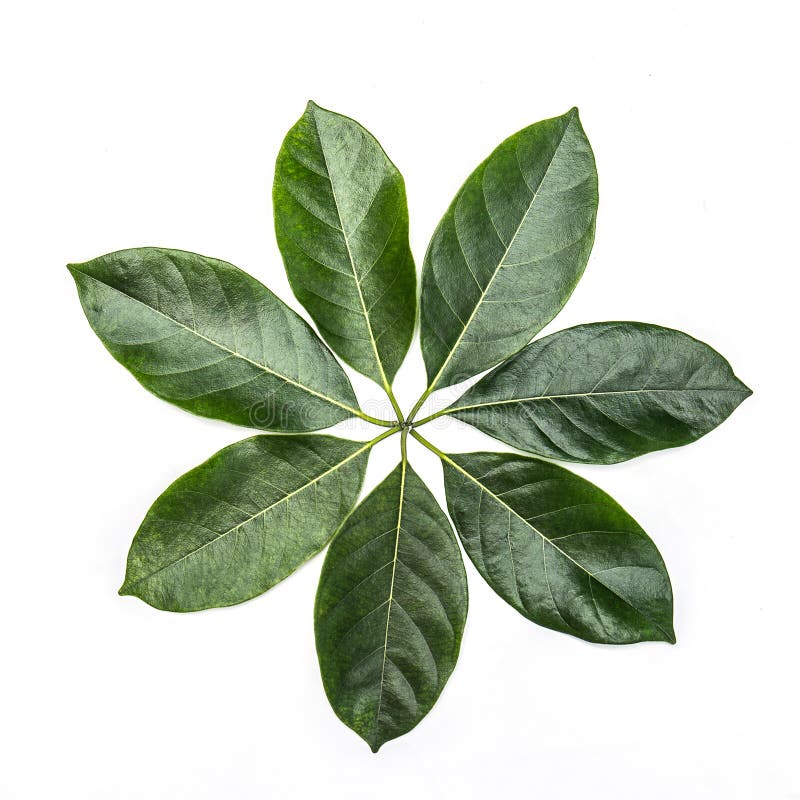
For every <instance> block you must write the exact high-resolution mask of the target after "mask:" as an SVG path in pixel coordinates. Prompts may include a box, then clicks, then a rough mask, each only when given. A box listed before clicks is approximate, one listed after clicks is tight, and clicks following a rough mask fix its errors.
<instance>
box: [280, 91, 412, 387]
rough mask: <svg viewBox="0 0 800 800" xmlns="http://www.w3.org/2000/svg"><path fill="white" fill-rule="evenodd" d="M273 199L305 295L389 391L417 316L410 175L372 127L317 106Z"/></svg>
mask: <svg viewBox="0 0 800 800" xmlns="http://www.w3.org/2000/svg"><path fill="white" fill-rule="evenodd" d="M273 199H274V208H275V230H276V234H277V238H278V245H279V247H280V250H281V253H282V254H283V259H284V263H285V264H286V272H287V274H288V276H289V281H290V283H291V285H292V289H293V290H294V293H295V294H296V295H297V299H298V300H299V301H300V302H301V303H302V304H303V305H304V306H305V307H306V308H307V309H308V312H309V314H311V316H312V317H313V318H314V322H316V324H317V327H318V328H319V331H320V333H321V334H322V336H323V337H324V338H325V340H326V341H327V342H328V344H329V345H330V346H331V347H332V348H333V349H334V350H335V351H336V352H337V353H338V354H339V355H340V356H341V357H342V358H343V359H344V360H345V361H346V362H347V363H348V364H350V365H351V366H353V367H354V368H355V369H357V370H358V371H359V372H362V373H363V374H364V375H367V376H368V377H370V378H372V379H373V380H375V381H376V382H377V383H379V384H380V385H382V386H384V387H385V388H387V389H388V387H389V385H390V384H391V381H392V379H393V378H394V376H395V373H396V372H397V370H398V368H399V367H400V364H401V363H402V361H403V357H404V356H405V354H406V351H407V350H408V346H409V344H410V343H411V336H412V334H413V331H414V322H415V317H416V281H417V278H416V271H415V268H414V260H413V257H412V255H411V250H410V249H409V245H408V209H407V206H406V190H405V184H404V182H403V178H402V176H401V175H400V173H399V172H398V171H397V168H396V167H395V166H394V164H392V162H391V161H390V160H389V158H388V156H387V155H386V153H384V151H383V149H382V148H381V146H380V145H379V144H378V142H377V141H376V140H375V138H374V137H373V136H372V134H370V133H369V131H367V130H366V129H365V128H363V127H362V126H361V125H359V124H358V123H357V122H355V121H354V120H352V119H349V118H348V117H343V116H341V115H340V114H335V113H334V112H332V111H326V110H325V109H323V108H320V107H319V106H317V105H315V104H314V103H309V104H308V108H306V112H305V114H303V116H302V117H301V118H300V120H299V121H298V123H297V124H296V125H295V126H294V127H293V128H292V129H291V130H290V131H289V133H288V134H287V136H286V139H285V140H284V142H283V146H282V147H281V150H280V153H279V154H278V162H277V165H276V169H275V185H274V189H273Z"/></svg>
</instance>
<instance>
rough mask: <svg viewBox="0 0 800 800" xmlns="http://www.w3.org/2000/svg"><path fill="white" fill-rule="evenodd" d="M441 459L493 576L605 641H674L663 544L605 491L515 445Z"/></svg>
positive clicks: (539, 611)
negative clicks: (509, 450)
mask: <svg viewBox="0 0 800 800" xmlns="http://www.w3.org/2000/svg"><path fill="white" fill-rule="evenodd" d="M415 435H416V436H417V438H418V439H420V441H422V442H423V443H424V444H425V445H426V446H427V447H429V448H430V449H432V450H433V451H434V452H436V453H437V455H439V457H440V458H441V459H442V465H443V468H444V481H445V491H446V493H447V505H448V508H449V510H450V517H451V518H452V520H453V522H454V523H455V526H456V530H457V531H458V534H459V536H460V537H461V541H462V543H463V544H464V548H465V549H466V551H467V554H468V555H469V557H470V558H471V559H472V562H473V563H474V564H475V567H476V568H477V570H478V572H480V573H481V575H483V577H484V578H485V579H486V581H487V582H488V583H489V585H490V586H491V587H492V588H493V589H494V590H495V591H496V592H497V593H498V594H499V595H500V596H501V597H502V598H503V599H504V600H505V601H506V602H508V603H509V604H510V605H512V606H513V607H514V608H516V609H517V611H519V612H520V613H521V614H523V615H524V616H525V617H527V618H528V619H530V620H533V622H536V623H538V624H539V625H544V626H545V627H547V628H553V629H554V630H557V631H562V632H564V633H570V634H572V635H574V636H578V637H580V638H581V639H587V640H589V641H591V642H602V643H605V644H629V643H632V642H640V641H666V642H674V641H675V634H674V632H673V628H672V589H671V587H670V582H669V576H668V575H667V570H666V567H665V566H664V562H663V561H662V559H661V556H660V555H659V552H658V550H657V549H656V546H655V545H654V544H653V542H652V541H651V540H650V538H649V537H648V536H647V534H646V533H645V532H644V531H643V530H642V529H641V528H640V527H639V526H638V525H637V524H636V522H635V521H634V520H633V519H632V518H631V517H630V516H629V515H628V514H627V513H626V512H625V511H624V510H623V509H622V508H621V507H620V506H619V505H618V504H617V503H616V502H614V500H612V499H611V498H610V497H609V496H608V495H607V494H606V493H605V492H603V491H601V490H600V489H598V488H597V487H596V486H594V485H593V484H591V483H589V482H588V481H586V480H584V479H583V478H579V477H578V476H577V475H574V474H573V473H571V472H569V471H568V470H566V469H564V468H563V467H559V466H556V465H555V464H550V463H548V462H545V461H541V460H539V459H535V458H526V457H524V456H517V455H512V454H499V453H465V454H459V455H447V454H445V453H442V452H441V451H440V450H437V449H436V448H435V447H433V445H431V444H430V443H428V442H426V441H425V440H424V439H423V438H422V437H421V436H419V435H417V434H415Z"/></svg>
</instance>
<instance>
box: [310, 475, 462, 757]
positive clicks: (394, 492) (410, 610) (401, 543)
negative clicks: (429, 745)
mask: <svg viewBox="0 0 800 800" xmlns="http://www.w3.org/2000/svg"><path fill="white" fill-rule="evenodd" d="M466 616H467V582H466V575H465V573H464V564H463V562H462V560H461V554H460V553H459V550H458V544H457V543H456V540H455V536H454V535H453V531H452V529H451V528H450V525H449V523H448V522H447V518H446V517H445V515H444V514H443V513H442V510H441V509H440V508H439V506H438V504H437V503H436V501H435V500H434V498H433V496H432V495H431V493H430V491H429V490H428V489H427V487H426V486H425V484H423V483H422V481H421V480H420V479H419V477H418V476H417V475H416V473H415V472H414V471H413V470H412V469H411V467H409V466H408V465H407V464H406V462H405V461H403V463H402V464H401V465H398V467H397V468H396V469H395V470H394V471H393V472H392V473H391V474H390V475H389V476H388V477H387V478H386V480H384V481H383V483H381V484H380V485H379V486H378V487H377V488H376V489H375V490H374V491H373V492H372V493H371V494H370V495H369V496H368V497H367V498H366V499H365V500H364V501H363V502H362V503H361V505H359V506H358V508H356V510H355V511H354V512H353V513H352V514H351V515H350V517H348V519H347V521H346V522H345V524H344V526H343V527H342V529H341V531H340V532H339V533H338V534H337V535H336V538H335V539H334V541H333V544H332V545H331V548H330V550H329V551H328V555H327V556H326V558H325V564H324V565H323V568H322V576H321V578H320V583H319V590H318V592H317V602H316V609H315V620H316V622H315V630H316V640H317V653H318V654H319V663H320V669H321V672H322V680H323V683H324V684H325V691H326V693H327V695H328V699H329V700H330V702H331V705H332V706H333V709H334V711H335V712H336V714H337V715H338V716H339V718H340V719H341V720H342V721H343V722H344V723H345V724H346V725H347V726H349V727H350V728H352V729H353V730H354V731H355V732H356V733H357V734H358V735H359V736H361V737H362V738H363V739H364V740H365V741H366V742H367V744H369V746H370V747H371V748H372V750H373V751H374V752H377V750H378V748H380V746H381V745H382V744H384V743H385V742H387V741H389V740H390V739H394V738H396V737H398V736H402V735H403V734H404V733H407V732H408V731H410V730H411V728H413V727H414V726H415V725H416V724H417V723H418V722H419V721H420V720H421V719H422V718H423V717H424V716H425V715H426V714H427V713H428V711H430V709H431V707H432V706H433V704H434V703H435V702H436V699H437V698H438V696H439V694H440V693H441V691H442V689H443V688H444V685H445V683H446V682H447V679H448V678H449V676H450V673H451V672H452V671H453V667H454V666H455V663H456V658H457V657H458V650H459V647H460V644H461V634H462V632H463V629H464V622H465V620H466Z"/></svg>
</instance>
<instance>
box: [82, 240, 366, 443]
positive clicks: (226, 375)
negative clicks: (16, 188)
mask: <svg viewBox="0 0 800 800" xmlns="http://www.w3.org/2000/svg"><path fill="white" fill-rule="evenodd" d="M69 269H70V272H71V273H72V276H73V278H75V283H76V284H77V287H78V294H79V295H80V299H81V303H82V304H83V310H84V312H85V313H86V317H87V318H88V320H89V323H90V324H91V326H92V328H94V331H95V333H96V334H97V335H98V336H99V337H100V339H101V340H102V342H103V344H104V345H105V346H106V347H107V348H108V350H109V351H110V352H111V354H112V355H113V356H114V358H116V359H117V361H119V362H120V363H121V364H122V365H123V366H125V367H126V368H127V369H128V370H129V371H130V372H131V373H132V374H133V376H134V377H135V378H136V379H137V380H138V381H139V382H140V383H141V384H142V385H143V386H144V387H145V388H146V389H149V390H150V391H151V392H153V394H156V395H158V396H159V397H161V398H163V399H164V400H168V401H169V402H171V403H174V404H175V405H177V406H180V407H181V408H185V409H186V410H187V411H192V412H193V413H195V414H200V415H202V416H204V417H214V418H215V419H223V420H226V421H228V422H233V423H236V424H237V425H247V426H249V427H251V428H261V429H263V430H283V431H310V430H317V429H319V428H327V427H329V426H331V425H334V424H336V423H337V422H340V421H341V420H343V419H347V418H348V417H351V416H353V415H358V416H362V417H363V416H365V415H364V414H362V412H361V411H359V410H358V402H357V401H356V398H355V395H354V394H353V389H352V387H351V386H350V381H349V380H348V379H347V376H346V375H345V373H344V371H343V370H342V368H341V367H340V366H339V364H338V363H337V362H336V359H335V358H334V357H333V355H332V353H331V352H330V351H329V350H328V349H327V348H326V347H325V345H323V344H322V342H321V341H320V340H319V338H318V337H317V336H316V334H315V333H314V332H313V331H312V330H311V328H310V327H309V326H308V324H307V323H306V322H304V321H303V320H302V319H301V318H300V317H299V316H298V315H297V314H295V312H294V311H292V310H291V309H290V308H289V307H288V306H287V305H286V304H285V303H283V302H282V301H281V300H279V299H278V298H277V297H276V296H275V295H274V294H272V292H270V291H269V289H267V288H266V287H265V286H262V285H261V284H260V283H259V282H258V281H257V280H255V279H254V278H252V277H250V276H249V275H248V274H247V273H245V272H242V271H241V270H240V269H238V268H236V267H234V266H233V265H231V264H227V263H226V262H224V261H217V260H216V259H214V258H206V257H205V256H199V255H196V254H194V253H186V252H183V251H181V250H165V249H162V248H155V247H144V248H139V249H135V250H121V251H120V252H118V253H110V254H109V255H105V256H100V258H96V259H94V260H93V261H87V262H86V263H85V264H72V265H70V267H69Z"/></svg>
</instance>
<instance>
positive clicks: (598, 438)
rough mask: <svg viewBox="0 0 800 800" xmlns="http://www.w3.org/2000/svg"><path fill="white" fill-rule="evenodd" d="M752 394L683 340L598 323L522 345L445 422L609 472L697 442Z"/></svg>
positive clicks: (647, 328) (718, 361) (726, 367)
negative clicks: (451, 419)
mask: <svg viewBox="0 0 800 800" xmlns="http://www.w3.org/2000/svg"><path fill="white" fill-rule="evenodd" d="M750 394H751V392H750V390H749V389H748V388H747V387H746V386H745V385H744V384H743V383H742V382H741V381H740V380H739V379H738V378H737V377H736V376H735V375H734V374H733V370H732V369H731V367H730V364H728V362H727V361H726V360H725V359H724V358H723V357H722V356H721V355H720V354H719V353H717V352H716V350H712V348H710V347H709V346H708V345H706V344H703V343H702V342H699V341H697V339H693V338H692V337H691V336H687V335H686V334H685V333H681V332H680V331H676V330H671V329H670V328H661V327H658V326H657V325H645V324H642V323H639V322H599V323H595V324H592V325H580V326H578V327H575V328H570V329H568V330H565V331H560V332H559V333H554V334H553V335H552V336H547V337H545V338H544V339H540V340H539V341H536V342H533V343H532V344H530V345H528V346H527V347H525V348H524V349H523V350H522V351H521V352H520V353H519V354H518V355H516V356H515V357H514V358H512V359H510V360H509V361H506V362H505V363H503V364H501V365H500V366H499V367H497V368H496V369H495V370H493V371H492V372H490V373H489V374H488V375H486V376H484V377H483V378H482V379H481V380H480V381H478V382H477V383H476V384H475V385H474V386H473V387H472V388H471V389H469V390H468V391H467V392H466V393H465V394H464V395H462V397H460V398H459V399H458V400H457V401H456V402H455V403H454V404H453V408H452V410H450V411H449V412H448V413H451V414H452V415H453V416H455V417H458V418H459V419H461V420H463V421H464V422H468V423H470V425H474V426H475V427H476V428H480V430H482V431H484V432H485V433H488V434H490V435H491V436H494V437H495V438H497V439H500V440H501V441H504V442H507V443H508V444H510V445H512V446H513V447H517V448H519V449H520V450H527V451H529V452H532V453H537V454H540V455H543V456H548V457H550V458H555V459H560V460H567V461H582V462H585V463H590V464H613V463H615V462H618V461H624V460H626V459H628V458H633V457H634V456H639V455H642V454H643V453H649V452H651V451H653V450H662V449H664V448H667V447H677V446H679V445H683V444H688V443H690V442H694V441H696V440H697V439H699V438H700V437H701V436H703V435H705V434H706V433H708V432H709V431H710V430H712V429H713V428H715V427H716V426H717V425H719V424H720V423H722V422H723V421H724V420H725V419H727V417H728V416H729V415H730V414H731V413H732V412H733V410H734V409H735V408H736V407H737V406H738V405H739V403H741V402H742V401H743V400H744V399H745V398H746V397H748V396H749V395H750Z"/></svg>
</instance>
